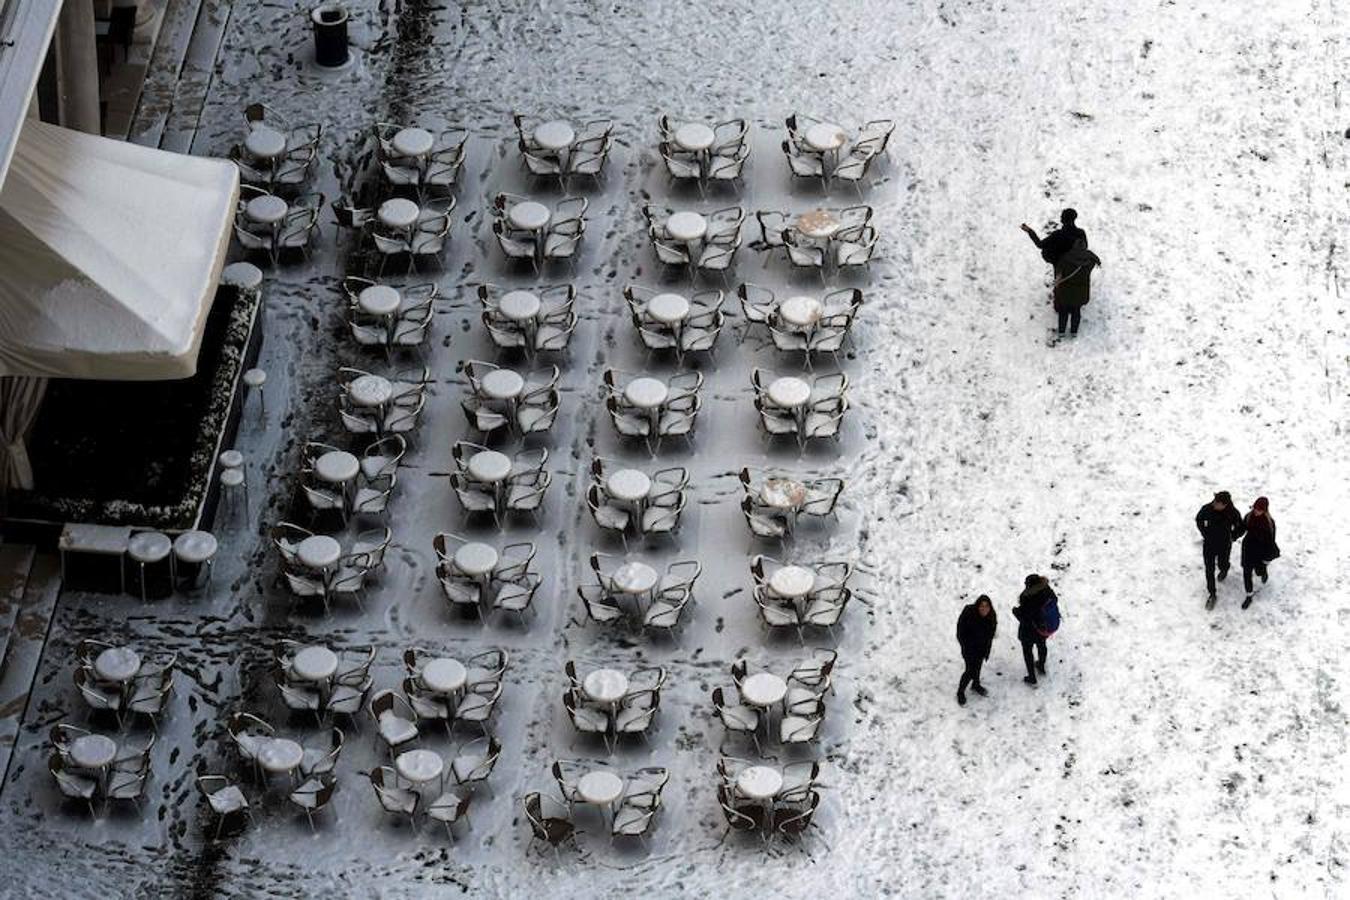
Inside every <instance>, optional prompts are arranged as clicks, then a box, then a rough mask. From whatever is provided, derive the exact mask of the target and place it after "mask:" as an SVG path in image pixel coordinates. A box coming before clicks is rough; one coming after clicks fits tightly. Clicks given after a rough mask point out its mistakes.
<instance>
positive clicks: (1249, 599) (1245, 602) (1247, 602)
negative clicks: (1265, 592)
mask: <svg viewBox="0 0 1350 900" xmlns="http://www.w3.org/2000/svg"><path fill="white" fill-rule="evenodd" d="M1251 605H1252V595H1251V594H1248V595H1247V599H1246V600H1243V601H1242V608H1243V609H1246V608H1247V607H1249V606H1251Z"/></svg>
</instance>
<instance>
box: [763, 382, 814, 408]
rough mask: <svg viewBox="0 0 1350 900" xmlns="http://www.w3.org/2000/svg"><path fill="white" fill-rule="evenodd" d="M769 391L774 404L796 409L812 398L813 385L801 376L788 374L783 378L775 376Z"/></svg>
mask: <svg viewBox="0 0 1350 900" xmlns="http://www.w3.org/2000/svg"><path fill="white" fill-rule="evenodd" d="M767 393H768V395H769V399H770V400H771V401H773V403H774V405H776V406H781V407H783V408H784V409H794V408H796V407H799V406H803V405H805V404H806V402H807V401H808V400H810V399H811V385H809V384H807V383H806V382H805V381H803V380H802V379H800V378H794V377H792V376H791V375H786V376H784V377H782V378H775V379H774V380H773V382H772V383H771V384H770V385H769V390H768V392H767Z"/></svg>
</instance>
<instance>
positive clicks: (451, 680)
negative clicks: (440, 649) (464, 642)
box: [420, 656, 469, 696]
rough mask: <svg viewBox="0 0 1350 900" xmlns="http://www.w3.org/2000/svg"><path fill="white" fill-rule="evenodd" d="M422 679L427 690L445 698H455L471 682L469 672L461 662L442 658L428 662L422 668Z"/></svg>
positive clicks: (445, 657)
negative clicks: (466, 683)
mask: <svg viewBox="0 0 1350 900" xmlns="http://www.w3.org/2000/svg"><path fill="white" fill-rule="evenodd" d="M420 677H421V679H422V684H424V685H425V686H426V688H427V690H429V691H431V692H433V693H436V694H441V695H444V696H453V695H455V694H458V693H459V692H460V691H461V690H462V689H463V688H464V683H465V682H466V681H468V680H469V672H468V670H467V669H465V668H464V663H462V662H460V661H459V660H457V659H451V658H450V657H448V656H442V657H438V658H437V659H433V660H428V661H427V664H426V665H425V666H423V667H422V674H421V676H420Z"/></svg>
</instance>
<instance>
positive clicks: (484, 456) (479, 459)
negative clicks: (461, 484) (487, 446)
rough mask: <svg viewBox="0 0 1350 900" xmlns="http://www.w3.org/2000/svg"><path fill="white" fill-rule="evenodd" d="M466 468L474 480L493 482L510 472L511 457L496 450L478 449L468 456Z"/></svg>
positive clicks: (503, 477) (503, 478) (501, 479)
mask: <svg viewBox="0 0 1350 900" xmlns="http://www.w3.org/2000/svg"><path fill="white" fill-rule="evenodd" d="M467 469H468V471H469V474H470V475H472V476H473V478H474V479H475V480H477V481H482V482H485V483H487V484H495V483H497V482H499V481H505V480H506V476H508V475H510V474H511V457H509V456H507V455H506V454H505V453H498V452H497V451H496V450H480V451H478V452H477V453H475V454H474V455H473V456H471V457H469V464H468V466H467Z"/></svg>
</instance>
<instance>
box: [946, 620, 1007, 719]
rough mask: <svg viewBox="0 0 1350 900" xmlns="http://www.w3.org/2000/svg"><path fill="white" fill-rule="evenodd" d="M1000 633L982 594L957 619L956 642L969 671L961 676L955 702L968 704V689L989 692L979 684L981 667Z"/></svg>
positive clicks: (978, 692) (966, 670)
mask: <svg viewBox="0 0 1350 900" xmlns="http://www.w3.org/2000/svg"><path fill="white" fill-rule="evenodd" d="M996 631H998V614H997V613H995V612H994V604H993V602H992V601H991V600H990V599H989V597H988V595H986V594H981V595H980V596H978V597H976V598H975V602H974V603H968V604H966V607H965V608H964V609H962V610H961V615H960V616H958V617H957V619H956V640H957V642H958V643H960V645H961V659H962V660H963V661H964V662H965V664H966V669H965V671H964V672H962V673H961V683H960V685H959V686H958V687H957V688H956V702H957V703H959V704H961V705H962V706H965V705H966V688H967V687H969V688H970V689H971V690H972V691H974V692H975V693H977V694H979V695H980V696H981V697H984V696H986V695H987V694H988V693H989V692H988V691H986V690H985V689H984V685H982V684H980V668H981V667H982V666H984V661H985V660H986V659H988V658H989V651H990V649H991V648H993V646H994V633H995V632H996Z"/></svg>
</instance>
